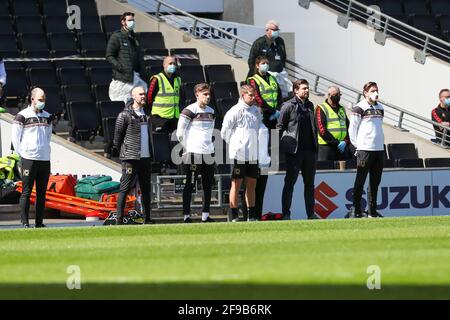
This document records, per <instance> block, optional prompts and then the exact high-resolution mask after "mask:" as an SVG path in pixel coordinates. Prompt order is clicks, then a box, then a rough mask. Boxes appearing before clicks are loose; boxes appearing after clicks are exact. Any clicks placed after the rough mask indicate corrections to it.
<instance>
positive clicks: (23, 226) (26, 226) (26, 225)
mask: <svg viewBox="0 0 450 320" xmlns="http://www.w3.org/2000/svg"><path fill="white" fill-rule="evenodd" d="M29 227H30V225H29V224H28V223H22V228H25V229H28V228H29Z"/></svg>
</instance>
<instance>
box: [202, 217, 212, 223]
mask: <svg viewBox="0 0 450 320" xmlns="http://www.w3.org/2000/svg"><path fill="white" fill-rule="evenodd" d="M202 222H215V221H214V220H213V219H211V218H210V217H208V218H206V219H205V220H203V219H202Z"/></svg>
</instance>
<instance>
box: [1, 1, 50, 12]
mask: <svg viewBox="0 0 450 320" xmlns="http://www.w3.org/2000/svg"><path fill="white" fill-rule="evenodd" d="M3 1H5V0H3ZM11 9H12V12H13V13H14V15H15V16H40V15H41V13H40V12H39V6H38V3H37V1H36V0H14V1H11Z"/></svg>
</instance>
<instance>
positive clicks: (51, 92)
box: [39, 86, 64, 117]
mask: <svg viewBox="0 0 450 320" xmlns="http://www.w3.org/2000/svg"><path fill="white" fill-rule="evenodd" d="M39 88H41V89H42V90H44V92H45V110H46V111H47V112H48V113H51V114H54V115H56V116H58V117H59V116H60V115H61V113H62V112H63V110H64V108H63V104H62V101H61V96H60V92H59V86H39Z"/></svg>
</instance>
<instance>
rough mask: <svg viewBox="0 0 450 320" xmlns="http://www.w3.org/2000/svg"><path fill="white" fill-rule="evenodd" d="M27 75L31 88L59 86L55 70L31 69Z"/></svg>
mask: <svg viewBox="0 0 450 320" xmlns="http://www.w3.org/2000/svg"><path fill="white" fill-rule="evenodd" d="M27 75H28V79H29V84H30V86H32V87H33V86H41V85H42V86H49V85H50V86H57V85H59V84H58V80H57V78H56V73H55V70H53V69H42V68H30V69H27Z"/></svg>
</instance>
